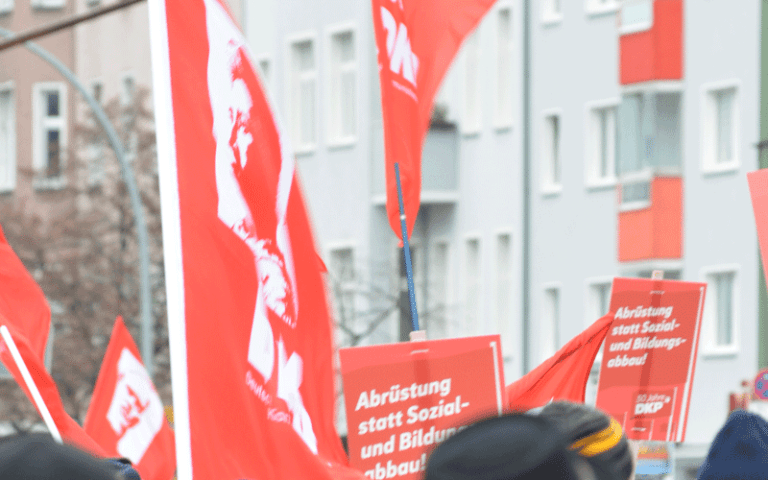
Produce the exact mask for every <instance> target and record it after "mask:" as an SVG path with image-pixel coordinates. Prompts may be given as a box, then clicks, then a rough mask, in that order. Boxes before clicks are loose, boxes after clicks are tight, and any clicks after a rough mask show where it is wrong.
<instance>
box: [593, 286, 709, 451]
mask: <svg viewBox="0 0 768 480" xmlns="http://www.w3.org/2000/svg"><path fill="white" fill-rule="evenodd" d="M706 288H707V286H706V284H705V283H694V282H680V281H674V280H647V279H637V278H616V279H614V281H613V290H612V295H611V311H612V312H616V313H615V316H614V321H613V324H612V326H611V328H610V330H609V332H608V335H607V336H606V338H605V346H604V347H603V362H602V365H601V367H600V382H599V385H598V391H597V401H596V406H597V408H599V409H601V410H604V411H606V412H608V413H610V414H611V415H612V416H613V417H614V418H615V419H616V420H618V421H619V422H620V423H621V424H622V428H623V429H624V432H626V434H627V438H629V439H634V440H651V441H667V442H669V441H676V442H682V441H684V440H685V428H686V424H687V419H688V406H689V405H690V401H691V384H692V383H693V375H694V371H695V367H696V352H697V349H698V342H699V331H700V330H701V318H702V311H703V308H704V294H705V292H706Z"/></svg>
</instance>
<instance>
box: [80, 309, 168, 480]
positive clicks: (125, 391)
mask: <svg viewBox="0 0 768 480" xmlns="http://www.w3.org/2000/svg"><path fill="white" fill-rule="evenodd" d="M83 428H84V429H85V432H86V433H87V434H88V435H90V436H91V438H93V439H94V440H95V441H96V442H98V443H99V445H101V446H102V447H104V450H105V451H106V452H107V453H108V454H109V455H111V456H113V457H122V458H127V459H128V460H130V461H131V462H132V463H133V466H134V468H135V469H136V470H137V471H138V472H139V474H140V475H141V478H142V479H144V480H169V479H170V478H171V477H173V472H174V471H175V470H176V452H175V450H174V438H173V430H171V427H170V426H169V425H168V422H167V421H166V419H165V411H164V409H163V403H162V401H161V400H160V396H159V395H158V394H157V390H155V386H154V384H153V383H152V379H151V378H150V377H149V374H148V373H147V370H146V369H145V368H144V364H143V363H142V361H141V355H140V354H139V349H138V347H137V346H136V343H135V342H134V341H133V338H131V334H130V332H129V331H128V329H127V328H126V327H125V324H124V323H123V319H122V318H120V317H118V318H117V320H116V321H115V326H114V327H113V328H112V335H111V336H110V339H109V345H108V346H107V351H106V352H105V353H104V360H103V362H102V364H101V370H99V377H98V378H97V380H96V386H95V387H94V389H93V397H92V398H91V404H90V405H89V406H88V413H87V414H86V415H85V424H84V425H83Z"/></svg>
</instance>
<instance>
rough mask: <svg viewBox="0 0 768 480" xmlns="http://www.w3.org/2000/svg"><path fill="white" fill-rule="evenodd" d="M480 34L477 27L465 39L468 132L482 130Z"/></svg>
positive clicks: (465, 96) (465, 108) (464, 124)
mask: <svg viewBox="0 0 768 480" xmlns="http://www.w3.org/2000/svg"><path fill="white" fill-rule="evenodd" d="M479 37H480V35H479V32H478V30H477V29H476V30H475V31H474V32H472V33H471V34H470V35H469V36H468V37H467V39H466V40H465V41H464V45H463V46H462V50H463V52H464V121H463V122H462V130H463V132H464V133H467V134H474V133H478V132H479V131H480V118H481V110H480V68H479V67H480V38H479Z"/></svg>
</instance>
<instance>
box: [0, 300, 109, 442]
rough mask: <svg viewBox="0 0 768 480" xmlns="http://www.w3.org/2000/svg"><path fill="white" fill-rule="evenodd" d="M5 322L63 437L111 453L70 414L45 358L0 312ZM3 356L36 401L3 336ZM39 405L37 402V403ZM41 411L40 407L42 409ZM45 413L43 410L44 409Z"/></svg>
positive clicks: (1, 322)
mask: <svg viewBox="0 0 768 480" xmlns="http://www.w3.org/2000/svg"><path fill="white" fill-rule="evenodd" d="M2 325H5V326H7V327H8V331H9V332H10V333H11V337H12V338H13V342H14V343H15V344H16V348H17V349H18V350H19V354H20V355H21V359H22V360H23V361H24V364H25V365H26V367H27V370H29V374H30V376H31V377H32V381H33V382H34V383H35V386H36V387H37V389H38V391H39V392H40V396H41V397H42V399H43V402H44V403H45V406H46V408H47V409H48V412H49V413H50V414H51V418H52V419H53V422H54V423H55V424H56V428H58V430H59V434H60V435H61V438H62V439H63V440H64V441H65V442H67V443H69V444H71V445H74V446H76V447H78V448H81V449H83V450H85V451H87V452H89V453H91V454H94V455H98V456H101V457H107V454H106V452H105V451H104V449H102V448H101V447H100V446H99V445H98V444H97V443H96V442H94V441H93V439H92V438H91V437H89V436H88V434H87V433H85V431H84V430H83V428H82V427H81V426H80V425H78V424H77V422H75V420H74V419H73V418H72V417H70V416H69V414H68V413H67V412H66V410H64V404H63V403H62V402H61V396H60V395H59V389H58V388H56V383H55V382H54V381H53V378H51V375H50V374H49V373H48V371H46V369H45V365H43V361H42V359H41V358H39V357H38V356H37V354H36V352H34V351H33V350H32V347H30V345H29V342H28V341H27V339H26V338H24V336H23V335H21V334H20V333H19V332H18V331H17V330H16V328H15V327H14V326H13V325H11V324H9V323H8V322H7V320H6V319H5V318H4V317H3V316H2V315H1V314H0V326H2ZM0 360H2V362H3V364H4V365H5V368H7V369H8V371H9V372H11V375H13V378H14V379H15V380H16V383H18V384H19V386H20V387H21V388H22V390H24V393H26V395H27V398H29V400H30V401H31V402H32V403H33V404H34V403H35V401H34V399H33V397H32V393H31V392H30V391H29V389H28V388H27V384H26V382H24V378H23V377H22V374H21V371H20V370H19V368H18V367H17V366H16V362H15V361H14V359H13V356H12V354H11V352H10V350H9V348H8V346H7V345H6V344H5V341H4V340H3V339H2V338H1V337H0ZM35 407H37V405H35ZM38 411H39V410H38ZM41 415H42V413H41Z"/></svg>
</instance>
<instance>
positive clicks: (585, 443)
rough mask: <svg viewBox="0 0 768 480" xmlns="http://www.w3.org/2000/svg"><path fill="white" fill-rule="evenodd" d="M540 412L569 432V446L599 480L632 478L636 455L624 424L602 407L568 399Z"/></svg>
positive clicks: (566, 433) (548, 406)
mask: <svg viewBox="0 0 768 480" xmlns="http://www.w3.org/2000/svg"><path fill="white" fill-rule="evenodd" d="M538 415H540V416H542V417H544V418H547V419H548V420H551V421H552V422H553V423H555V424H556V425H557V427H558V428H559V429H560V430H561V431H562V432H563V433H564V434H565V435H566V438H567V441H568V443H569V449H570V450H572V451H573V452H574V453H576V454H578V456H579V458H581V459H583V460H585V461H586V464H587V465H588V466H589V467H590V468H591V469H592V471H593V472H594V477H595V478H596V479H597V480H629V479H630V478H631V477H632V474H633V473H634V469H635V455H634V453H633V452H632V450H631V449H630V445H629V441H628V440H627V437H626V435H625V434H624V432H623V431H622V428H621V425H620V424H619V422H617V421H616V420H615V419H614V418H613V417H611V416H609V415H608V414H606V413H604V412H602V411H601V410H599V409H597V408H594V407H591V406H588V405H584V404H581V403H573V402H566V401H558V402H553V403H550V404H547V405H546V406H544V408H543V409H541V411H540V412H539V413H538Z"/></svg>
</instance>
